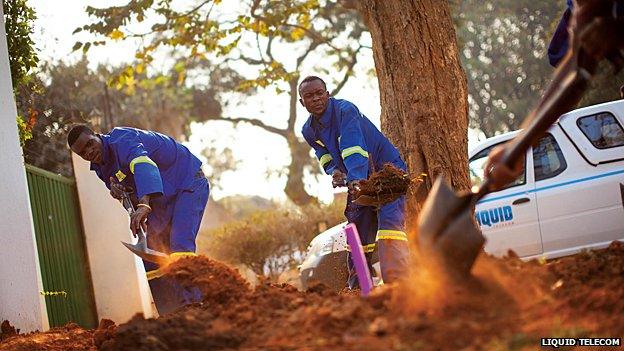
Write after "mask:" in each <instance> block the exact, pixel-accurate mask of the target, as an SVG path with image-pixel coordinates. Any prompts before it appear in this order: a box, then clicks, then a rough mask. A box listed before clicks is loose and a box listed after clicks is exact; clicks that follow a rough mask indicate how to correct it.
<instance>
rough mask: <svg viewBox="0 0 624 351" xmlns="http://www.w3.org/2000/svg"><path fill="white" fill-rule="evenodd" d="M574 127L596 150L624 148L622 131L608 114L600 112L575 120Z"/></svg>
mask: <svg viewBox="0 0 624 351" xmlns="http://www.w3.org/2000/svg"><path fill="white" fill-rule="evenodd" d="M576 125H577V126H578V127H579V128H580V129H581V131H583V134H585V136H586V137H587V139H589V141H590V142H591V143H592V145H594V146H595V147H596V148H598V149H608V148H612V147H617V146H624V130H623V129H622V126H621V125H620V122H618V120H617V118H615V116H613V114H611V113H610V112H601V113H598V114H595V115H591V116H585V117H581V118H579V119H577V120H576Z"/></svg>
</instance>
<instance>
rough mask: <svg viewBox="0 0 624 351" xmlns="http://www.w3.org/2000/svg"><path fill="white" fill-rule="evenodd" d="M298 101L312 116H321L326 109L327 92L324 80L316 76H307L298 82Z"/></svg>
mask: <svg viewBox="0 0 624 351" xmlns="http://www.w3.org/2000/svg"><path fill="white" fill-rule="evenodd" d="M299 97H300V98H299V102H301V105H303V107H305V108H306V110H308V112H310V113H311V114H312V115H314V116H317V117H318V116H321V115H322V114H323V113H324V112H325V109H327V102H328V101H329V92H328V91H327V86H326V85H325V82H324V81H323V80H322V79H321V78H319V77H317V76H307V77H305V78H304V79H303V80H302V81H301V83H299Z"/></svg>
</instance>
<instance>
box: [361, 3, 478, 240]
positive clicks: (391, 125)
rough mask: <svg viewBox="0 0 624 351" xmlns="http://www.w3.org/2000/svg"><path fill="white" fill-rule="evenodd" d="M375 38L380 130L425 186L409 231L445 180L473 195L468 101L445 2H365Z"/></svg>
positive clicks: (412, 205)
mask: <svg viewBox="0 0 624 351" xmlns="http://www.w3.org/2000/svg"><path fill="white" fill-rule="evenodd" d="M356 8H357V10H358V11H359V12H360V14H361V15H362V17H363V18H364V20H365V22H366V24H367V25H368V28H369V30H370V33H371V36H372V39H373V54H374V59H375V67H376V70H377V77H378V79H379V90H380V94H381V127H382V130H383V131H384V133H385V134H386V135H387V136H388V137H389V138H390V140H391V141H392V142H393V143H394V144H395V145H396V146H397V147H398V148H399V150H400V152H401V154H402V155H403V157H404V158H405V161H406V163H407V165H408V168H409V171H410V173H411V175H412V176H417V175H419V174H421V173H426V174H427V178H426V182H425V186H421V187H420V188H419V189H418V191H415V192H414V191H413V190H412V192H411V193H410V194H408V201H407V206H408V207H407V209H408V213H409V215H408V216H407V217H408V218H407V221H408V228H409V227H411V226H412V225H413V224H414V223H415V219H416V218H417V215H418V213H419V211H420V208H421V205H422V202H423V201H424V199H425V197H426V194H427V193H428V190H429V189H430V188H431V184H432V183H433V181H434V180H435V179H436V177H438V176H440V175H443V176H444V177H445V178H446V180H447V181H449V182H450V184H451V185H452V186H453V187H454V188H455V189H462V190H465V189H468V188H469V186H470V182H469V177H468V155H467V153H468V152H467V147H468V137H467V130H468V100H467V99H468V95H467V88H466V76H465V74H464V72H463V70H462V68H461V65H460V61H459V52H458V47H457V39H456V36H455V29H454V27H453V22H452V19H451V14H450V9H449V4H448V2H447V1H443V0H409V1H408V0H406V1H400V0H360V1H358V2H357V3H356Z"/></svg>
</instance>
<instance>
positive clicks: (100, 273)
mask: <svg viewBox="0 0 624 351" xmlns="http://www.w3.org/2000/svg"><path fill="white" fill-rule="evenodd" d="M72 161H73V163H74V173H75V177H76V185H77V187H78V198H79V200H80V211H81V213H82V221H83V227H84V231H85V242H86V246H87V255H88V256H89V265H90V268H91V278H92V280H93V291H94V294H95V306H96V308H97V314H98V318H108V319H111V320H113V321H114V322H116V323H118V324H119V323H124V322H126V321H127V320H128V319H130V318H131V317H132V316H133V315H134V314H135V313H139V312H140V313H143V314H144V315H145V317H146V318H149V317H155V316H156V312H155V309H154V307H153V303H152V299H151V295H150V292H149V286H148V285H147V279H146V278H145V270H144V269H143V264H142V263H141V262H140V260H139V259H138V257H137V256H136V255H134V254H133V253H131V252H130V251H129V250H128V249H127V248H126V247H125V246H123V245H122V244H121V241H125V242H132V235H131V234H130V229H129V219H128V214H127V213H126V211H125V210H124V208H123V207H122V206H121V204H120V203H119V201H117V200H115V199H113V198H112V197H111V196H110V195H109V193H108V189H107V188H106V186H105V185H104V183H103V182H102V181H101V180H100V179H99V178H98V177H97V175H96V174H95V173H94V172H91V171H90V170H89V163H88V162H86V161H84V160H83V159H82V158H80V157H79V156H77V155H76V154H73V153H72Z"/></svg>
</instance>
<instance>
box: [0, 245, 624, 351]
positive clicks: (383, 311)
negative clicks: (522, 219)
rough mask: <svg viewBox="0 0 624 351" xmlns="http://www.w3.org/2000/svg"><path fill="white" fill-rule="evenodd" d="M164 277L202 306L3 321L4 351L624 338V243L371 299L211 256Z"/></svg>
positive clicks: (401, 288)
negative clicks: (25, 324) (95, 324)
mask: <svg viewBox="0 0 624 351" xmlns="http://www.w3.org/2000/svg"><path fill="white" fill-rule="evenodd" d="M167 271H168V274H169V275H171V276H173V277H175V278H176V279H178V280H179V281H180V282H182V283H183V284H188V285H195V286H199V287H200V288H201V290H202V291H203V293H204V295H205V298H204V300H203V302H202V303H200V304H195V305H190V306H186V307H184V308H182V309H180V310H178V311H176V312H174V313H171V314H168V315H165V316H161V317H160V318H157V319H144V318H143V317H142V316H138V315H137V316H135V317H134V318H133V319H132V320H130V321H129V322H127V323H124V324H120V325H118V326H117V325H115V324H114V323H112V322H111V321H106V320H103V321H102V322H101V323H100V327H99V328H97V329H95V330H84V329H81V328H80V327H78V326H76V325H67V326H65V327H62V328H55V329H52V330H50V331H48V332H45V333H30V334H23V335H21V334H17V333H16V332H15V331H12V330H11V329H10V325H9V324H8V323H5V324H3V328H2V342H1V343H0V350H98V349H99V350H150V351H154V350H446V349H448V350H455V349H463V350H535V349H539V348H540V346H539V345H540V338H542V337H592V336H593V337H624V244H622V243H620V242H614V243H612V244H611V245H610V246H609V248H607V249H604V250H600V251H593V252H582V253H580V254H577V255H575V256H571V257H566V258H562V259H558V260H554V261H551V262H539V261H531V262H523V261H521V260H519V259H518V258H517V257H515V256H514V255H513V254H510V255H509V256H508V257H506V258H503V259H497V258H493V257H489V256H486V255H482V256H481V257H480V258H479V259H478V260H477V262H476V265H475V267H474V270H473V273H474V277H473V278H472V279H470V280H469V281H467V282H464V283H463V284H456V283H449V282H445V281H444V280H443V279H440V276H439V275H437V274H435V272H431V271H426V270H424V269H414V272H413V273H412V276H411V277H410V279H408V280H406V281H405V282H402V283H397V284H391V285H385V286H382V287H379V288H377V289H375V290H374V291H373V293H372V295H371V296H369V297H367V298H362V297H360V296H359V295H358V294H354V293H353V292H344V293H340V294H336V293H334V292H332V291H329V290H328V289H326V288H324V287H323V286H314V287H312V288H311V289H310V290H309V291H307V292H300V291H297V290H296V289H295V288H293V287H291V286H287V285H275V284H271V283H269V282H266V281H265V282H262V283H261V284H259V285H258V286H257V287H255V288H252V287H251V286H249V285H248V284H247V283H246V282H245V281H244V280H243V279H242V278H241V277H240V275H239V274H238V273H237V271H235V270H233V269H231V268H229V267H228V266H226V265H225V264H222V263H220V262H217V261H213V260H211V259H209V258H207V257H202V256H200V257H194V258H184V259H180V260H179V261H177V262H175V263H174V264H172V265H170V266H169V267H168V268H167ZM620 349H621V348H620Z"/></svg>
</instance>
